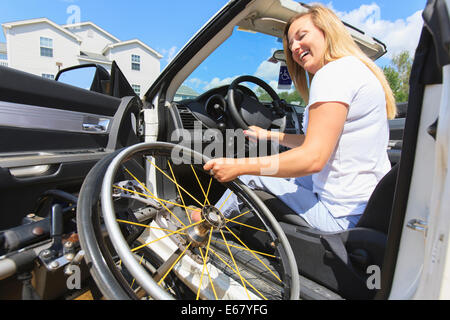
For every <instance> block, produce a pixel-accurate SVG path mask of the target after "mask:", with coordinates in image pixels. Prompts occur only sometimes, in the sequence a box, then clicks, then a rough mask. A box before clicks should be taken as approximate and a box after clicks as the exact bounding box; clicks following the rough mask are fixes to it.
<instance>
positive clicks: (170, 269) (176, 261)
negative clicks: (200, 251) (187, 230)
mask: <svg viewBox="0 0 450 320" xmlns="http://www.w3.org/2000/svg"><path fill="white" fill-rule="evenodd" d="M191 244H192V242H189V244H188V246H187V247H186V248H185V249H184V251H183V252H182V253H181V254H180V255H179V257H178V258H177V260H175V262H174V263H173V265H172V266H171V267H170V268H169V270H167V272H166V274H165V275H164V276H163V277H162V278H161V280H159V282H158V285H161V283H162V282H163V281H164V279H165V278H166V277H167V275H168V274H169V272H170V271H172V269H173V267H175V265H176V264H177V263H178V261H179V260H180V259H181V257H182V256H183V255H184V253H185V252H186V250H187V249H189V247H190V246H191Z"/></svg>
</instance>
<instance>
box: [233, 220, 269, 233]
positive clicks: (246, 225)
mask: <svg viewBox="0 0 450 320" xmlns="http://www.w3.org/2000/svg"><path fill="white" fill-rule="evenodd" d="M225 221H226V222H231V223H236V224H239V225H241V226H244V227H247V228H252V229H255V230H258V231H261V232H267V230H263V229H260V228H257V227H253V226H249V225H248V224H245V223H242V222H237V221H231V220H229V219H225Z"/></svg>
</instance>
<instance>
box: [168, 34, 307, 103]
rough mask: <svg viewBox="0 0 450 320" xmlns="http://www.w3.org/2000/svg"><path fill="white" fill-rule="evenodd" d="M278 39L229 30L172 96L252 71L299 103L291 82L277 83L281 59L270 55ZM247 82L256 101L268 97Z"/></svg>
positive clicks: (193, 94) (184, 96)
mask: <svg viewBox="0 0 450 320" xmlns="http://www.w3.org/2000/svg"><path fill="white" fill-rule="evenodd" d="M282 49H283V43H282V41H281V39H279V38H276V37H273V36H269V35H265V34H261V33H253V32H247V31H242V30H239V28H238V27H236V28H235V29H234V32H233V34H232V35H231V37H230V38H228V39H227V40H226V41H225V42H224V43H223V44H222V45H221V46H219V47H218V48H217V49H216V50H215V51H214V52H213V53H212V54H211V55H210V56H209V57H208V58H207V59H206V60H205V61H203V63H202V64H200V65H199V66H198V68H197V69H196V70H195V71H194V72H193V73H192V74H191V75H190V76H189V77H188V78H187V79H186V81H184V83H183V84H182V86H181V87H180V88H179V89H178V91H177V93H176V95H175V97H174V100H175V101H179V100H184V99H194V98H195V97H197V96H199V95H200V94H202V93H204V92H206V91H208V90H211V89H213V88H217V87H221V86H224V85H229V84H231V82H232V81H233V80H234V79H236V78H237V77H239V76H242V75H252V76H255V77H257V78H260V79H262V80H264V81H265V82H267V83H268V84H269V85H270V86H271V87H272V88H274V89H275V91H276V92H277V93H278V95H279V96H280V98H281V99H285V100H286V101H287V102H288V103H291V104H296V105H301V104H303V101H302V99H301V97H300V95H299V94H298V92H297V91H296V90H294V86H293V85H292V86H289V88H288V89H285V87H283V88H280V87H279V85H278V80H279V75H280V67H281V63H280V62H277V61H276V60H273V59H271V58H272V55H273V53H274V52H275V51H276V50H282ZM243 85H247V86H248V87H249V88H250V89H251V90H252V91H253V92H254V93H255V94H256V96H257V97H258V99H259V100H260V101H271V100H272V99H271V98H270V97H269V95H268V94H267V93H266V92H265V90H263V89H262V88H260V87H259V86H256V85H254V84H252V83H243Z"/></svg>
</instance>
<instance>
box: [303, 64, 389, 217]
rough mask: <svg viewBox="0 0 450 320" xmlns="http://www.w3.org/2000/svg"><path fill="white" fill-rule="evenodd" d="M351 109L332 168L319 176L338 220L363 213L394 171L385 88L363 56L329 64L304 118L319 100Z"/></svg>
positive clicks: (316, 180) (320, 191) (321, 193)
mask: <svg viewBox="0 0 450 320" xmlns="http://www.w3.org/2000/svg"><path fill="white" fill-rule="evenodd" d="M330 101H339V102H343V103H345V104H347V105H348V115H347V119H346V121H345V124H344V129H343V132H342V134H341V136H340V138H339V140H338V143H337V145H336V148H335V150H334V152H333V153H332V155H331V157H330V159H329V160H328V162H327V164H326V165H325V167H324V168H323V170H322V171H320V172H319V173H316V174H313V176H312V180H313V184H314V186H313V191H314V192H315V193H317V195H318V197H319V199H320V200H321V201H322V202H323V204H324V205H325V206H326V207H327V208H328V210H329V211H330V213H331V214H332V215H333V216H334V217H336V218H337V217H343V216H348V215H358V214H362V213H363V211H364V209H365V207H366V204H367V201H368V200H369V197H370V195H371V194H372V192H373V190H374V189H375V186H376V185H377V183H378V182H379V181H380V180H381V178H382V177H383V176H384V175H385V174H386V173H387V172H388V171H389V170H390V168H391V164H390V162H389V158H388V155H387V147H388V142H389V126H388V121H387V115H386V100H385V94H384V90H383V87H382V86H381V84H380V82H379V81H378V79H377V78H376V77H375V75H374V74H373V73H372V71H370V69H369V68H368V67H367V66H366V65H365V64H364V63H362V62H361V61H360V60H359V59H358V58H356V57H353V56H348V57H344V58H340V59H338V60H336V61H332V62H329V63H327V64H326V65H325V66H323V67H322V68H321V69H319V71H317V72H316V74H315V75H314V77H313V80H312V82H311V87H310V96H309V104H308V106H307V107H306V110H305V114H304V117H303V128H305V133H307V127H308V115H309V107H310V106H311V105H313V104H315V103H317V102H330Z"/></svg>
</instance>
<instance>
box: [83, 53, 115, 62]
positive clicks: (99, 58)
mask: <svg viewBox="0 0 450 320" xmlns="http://www.w3.org/2000/svg"><path fill="white" fill-rule="evenodd" d="M78 58H79V59H82V60H87V61H92V62H101V63H106V64H111V63H112V62H111V61H110V60H108V58H106V57H105V56H104V55H102V54H99V53H93V52H88V51H80V55H79V56H78Z"/></svg>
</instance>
